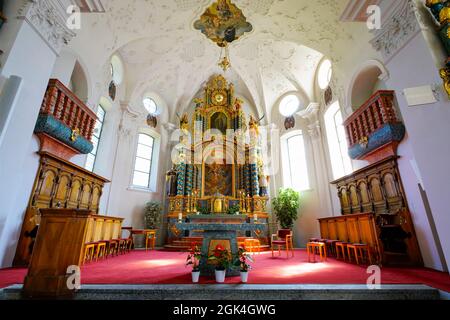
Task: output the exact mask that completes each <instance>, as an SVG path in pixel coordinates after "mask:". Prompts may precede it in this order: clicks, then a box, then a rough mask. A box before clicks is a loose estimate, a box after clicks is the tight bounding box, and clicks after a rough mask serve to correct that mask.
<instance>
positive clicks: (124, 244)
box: [119, 227, 134, 253]
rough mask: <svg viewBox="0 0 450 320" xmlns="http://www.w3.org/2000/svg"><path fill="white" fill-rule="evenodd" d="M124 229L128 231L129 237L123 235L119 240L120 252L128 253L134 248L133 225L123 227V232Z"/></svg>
mask: <svg viewBox="0 0 450 320" xmlns="http://www.w3.org/2000/svg"><path fill="white" fill-rule="evenodd" d="M123 231H128V237H127V238H125V237H123V236H122V237H121V238H120V242H119V252H120V253H127V252H131V250H132V249H133V246H134V243H133V228H132V227H122V233H123Z"/></svg>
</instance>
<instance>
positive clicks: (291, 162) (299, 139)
mask: <svg viewBox="0 0 450 320" xmlns="http://www.w3.org/2000/svg"><path fill="white" fill-rule="evenodd" d="M281 140H282V142H281V143H282V160H283V185H284V187H285V188H292V189H294V190H296V191H304V190H308V189H310V183H309V175H308V165H307V162H306V149H305V141H304V139H303V133H302V132H301V131H296V132H293V133H291V134H288V135H285V136H283V137H282V138H281Z"/></svg>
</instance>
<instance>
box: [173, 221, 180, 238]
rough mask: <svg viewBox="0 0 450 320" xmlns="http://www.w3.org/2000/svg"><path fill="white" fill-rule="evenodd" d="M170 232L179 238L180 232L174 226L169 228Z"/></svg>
mask: <svg viewBox="0 0 450 320" xmlns="http://www.w3.org/2000/svg"><path fill="white" fill-rule="evenodd" d="M170 231H172V233H173V234H174V235H175V237H179V236H180V235H181V230H179V229H178V228H177V227H176V226H175V225H174V224H172V225H171V226H170Z"/></svg>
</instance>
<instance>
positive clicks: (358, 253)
mask: <svg viewBox="0 0 450 320" xmlns="http://www.w3.org/2000/svg"><path fill="white" fill-rule="evenodd" d="M351 250H353V256H354V257H355V261H356V264H358V265H359V262H360V259H361V260H365V257H364V253H365V252H367V257H368V260H369V263H370V264H372V255H371V253H370V247H369V246H368V245H367V244H364V243H352V244H348V245H347V254H348V260H349V261H350V262H351V261H352V255H351Z"/></svg>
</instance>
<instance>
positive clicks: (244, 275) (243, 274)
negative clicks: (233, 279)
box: [241, 271, 248, 283]
mask: <svg viewBox="0 0 450 320" xmlns="http://www.w3.org/2000/svg"><path fill="white" fill-rule="evenodd" d="M247 281H248V271H245V272H244V271H241V282H242V283H247Z"/></svg>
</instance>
